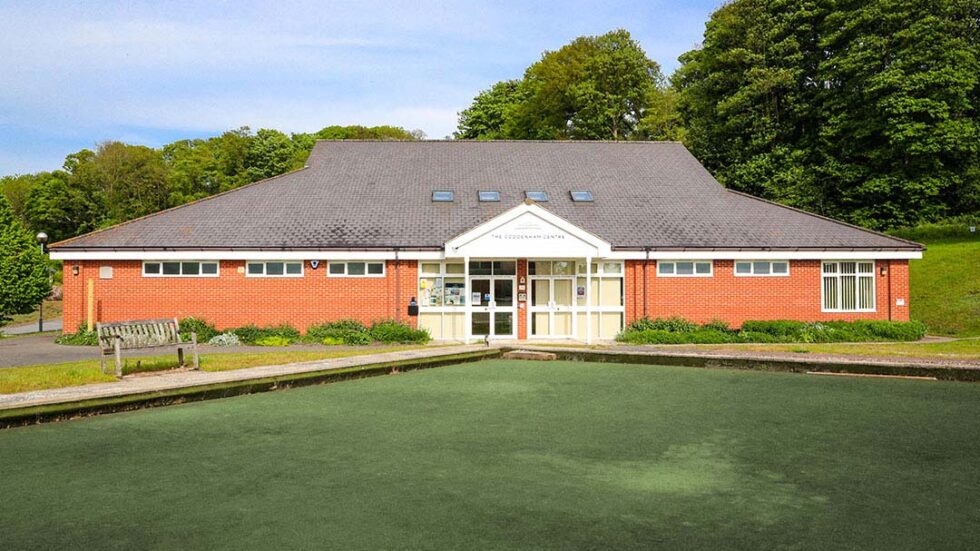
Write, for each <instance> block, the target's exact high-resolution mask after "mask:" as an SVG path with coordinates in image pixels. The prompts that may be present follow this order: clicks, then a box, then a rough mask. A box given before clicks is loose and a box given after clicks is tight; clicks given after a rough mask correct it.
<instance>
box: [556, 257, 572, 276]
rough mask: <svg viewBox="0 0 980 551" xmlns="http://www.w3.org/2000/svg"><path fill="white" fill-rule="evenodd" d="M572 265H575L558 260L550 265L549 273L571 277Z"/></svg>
mask: <svg viewBox="0 0 980 551" xmlns="http://www.w3.org/2000/svg"><path fill="white" fill-rule="evenodd" d="M574 265H575V263H573V262H567V261H565V260H560V261H558V262H553V263H552V264H551V271H552V272H554V273H555V275H572V267H573V266H574Z"/></svg>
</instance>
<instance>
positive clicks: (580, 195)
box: [570, 191, 592, 203]
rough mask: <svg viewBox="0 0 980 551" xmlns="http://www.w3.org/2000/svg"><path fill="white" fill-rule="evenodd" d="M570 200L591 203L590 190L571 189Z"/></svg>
mask: <svg viewBox="0 0 980 551" xmlns="http://www.w3.org/2000/svg"><path fill="white" fill-rule="evenodd" d="M570 193H571V194H572V201H575V202H576V203H591V202H592V192H591V191H572V192H570Z"/></svg>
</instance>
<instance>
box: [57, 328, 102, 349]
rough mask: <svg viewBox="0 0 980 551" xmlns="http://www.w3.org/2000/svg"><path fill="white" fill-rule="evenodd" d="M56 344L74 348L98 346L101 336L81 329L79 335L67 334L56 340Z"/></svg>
mask: <svg viewBox="0 0 980 551" xmlns="http://www.w3.org/2000/svg"><path fill="white" fill-rule="evenodd" d="M54 342H56V343H57V344H68V345H73V346H98V344H99V335H98V333H96V332H95V331H85V330H84V329H81V330H79V331H78V332H77V333H65V334H64V335H61V336H59V337H58V338H57V339H55V340H54Z"/></svg>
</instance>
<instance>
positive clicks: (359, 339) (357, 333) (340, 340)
mask: <svg viewBox="0 0 980 551" xmlns="http://www.w3.org/2000/svg"><path fill="white" fill-rule="evenodd" d="M303 340H304V341H306V342H319V343H323V344H327V345H337V344H348V345H359V344H371V335H370V334H369V333H368V328H367V327H365V326H364V324H363V323H361V322H359V321H357V320H353V319H347V320H339V321H334V322H330V323H324V324H320V325H314V326H312V327H310V328H309V329H307V330H306V335H305V336H304V337H303ZM328 341H329V342H328Z"/></svg>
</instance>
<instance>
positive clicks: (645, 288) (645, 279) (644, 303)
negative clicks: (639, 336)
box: [643, 247, 650, 318]
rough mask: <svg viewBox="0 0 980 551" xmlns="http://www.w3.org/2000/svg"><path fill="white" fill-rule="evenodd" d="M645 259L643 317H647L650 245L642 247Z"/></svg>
mask: <svg viewBox="0 0 980 551" xmlns="http://www.w3.org/2000/svg"><path fill="white" fill-rule="evenodd" d="M643 251H644V252H645V253H646V259H644V260H643V317H644V318H645V317H647V265H648V264H650V247H644V248H643Z"/></svg>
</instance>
